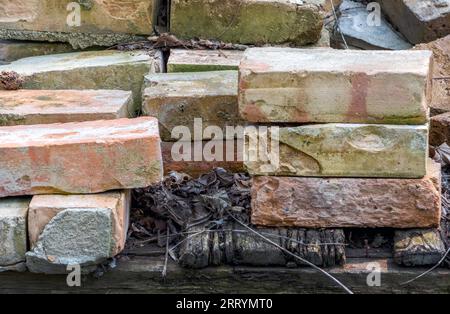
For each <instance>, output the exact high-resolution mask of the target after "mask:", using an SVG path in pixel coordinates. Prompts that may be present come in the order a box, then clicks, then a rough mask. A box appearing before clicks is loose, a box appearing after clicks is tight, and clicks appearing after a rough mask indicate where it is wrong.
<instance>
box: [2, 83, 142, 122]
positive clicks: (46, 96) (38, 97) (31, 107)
mask: <svg viewBox="0 0 450 314" xmlns="http://www.w3.org/2000/svg"><path fill="white" fill-rule="evenodd" d="M131 112H133V95H132V93H131V92H127V91H119V90H58V91H57V90H50V91H48V90H25V89H23V90H18V91H0V125H1V126H10V125H25V124H27V125H31V124H50V123H65V122H83V121H92V120H111V119H119V118H128V117H130V113H131Z"/></svg>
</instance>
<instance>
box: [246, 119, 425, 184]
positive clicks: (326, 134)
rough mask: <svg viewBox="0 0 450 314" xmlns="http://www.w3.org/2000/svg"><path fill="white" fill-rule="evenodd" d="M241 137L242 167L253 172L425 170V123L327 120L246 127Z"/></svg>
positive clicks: (386, 173)
mask: <svg viewBox="0 0 450 314" xmlns="http://www.w3.org/2000/svg"><path fill="white" fill-rule="evenodd" d="M255 131H257V133H255ZM245 138H246V145H245V147H244V156H245V165H246V168H247V170H248V171H249V173H250V174H252V175H275V176H311V177H316V176H319V177H324V176H325V177H389V178H421V177H423V176H425V174H426V159H427V156H428V127H427V125H422V126H409V125H405V126H397V125H380V124H373V125H364V124H331V123H330V124H314V125H305V126H299V127H282V128H279V129H278V131H277V129H271V131H266V130H264V129H261V128H259V129H256V128H251V127H249V128H247V129H246V135H245ZM268 139H269V141H268Z"/></svg>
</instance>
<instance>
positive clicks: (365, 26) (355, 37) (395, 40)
mask: <svg viewBox="0 0 450 314" xmlns="http://www.w3.org/2000/svg"><path fill="white" fill-rule="evenodd" d="M339 11H340V14H341V15H340V17H339V20H338V25H337V27H336V28H335V31H334V33H333V42H335V45H336V44H337V45H339V46H341V45H343V39H342V34H343V35H344V37H345V41H346V42H347V45H349V46H353V47H355V48H357V49H364V50H374V49H375V50H377V49H387V50H403V49H409V48H411V44H410V43H409V42H408V41H406V39H405V38H404V37H403V36H402V35H401V34H400V33H398V32H397V31H395V30H394V28H393V27H392V25H391V24H389V22H387V21H386V19H385V18H384V17H383V16H381V17H380V20H377V22H378V21H379V23H375V22H374V23H370V21H372V19H371V18H372V17H373V16H374V14H376V12H373V11H372V10H370V9H369V8H368V6H367V4H364V3H360V2H355V1H349V0H344V1H343V2H342V4H341V5H340V6H339Z"/></svg>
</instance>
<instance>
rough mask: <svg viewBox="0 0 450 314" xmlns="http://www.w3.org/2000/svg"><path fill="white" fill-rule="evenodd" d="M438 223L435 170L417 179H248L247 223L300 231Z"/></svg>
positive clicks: (438, 195)
mask: <svg viewBox="0 0 450 314" xmlns="http://www.w3.org/2000/svg"><path fill="white" fill-rule="evenodd" d="M440 217H441V190H440V168H439V166H437V164H434V165H432V166H431V167H430V171H429V175H428V176H427V177H425V178H423V179H372V178H370V179H353V178H339V179H334V178H292V177H254V178H253V185H252V223H253V224H256V225H261V226H271V227H304V228H341V227H342V228H343V227H355V228H378V227H389V228H400V229H403V228H430V227H437V226H439V220H440Z"/></svg>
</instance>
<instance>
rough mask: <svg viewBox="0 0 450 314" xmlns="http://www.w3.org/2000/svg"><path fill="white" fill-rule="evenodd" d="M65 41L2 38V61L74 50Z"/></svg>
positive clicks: (0, 52) (0, 51) (0, 58)
mask: <svg viewBox="0 0 450 314" xmlns="http://www.w3.org/2000/svg"><path fill="white" fill-rule="evenodd" d="M73 51H74V49H73V48H72V46H71V45H69V44H65V43H46V42H30V41H15V40H0V62H6V63H8V62H12V61H16V60H19V59H22V58H28V57H34V56H43V55H49V54H57V53H65V52H73Z"/></svg>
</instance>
